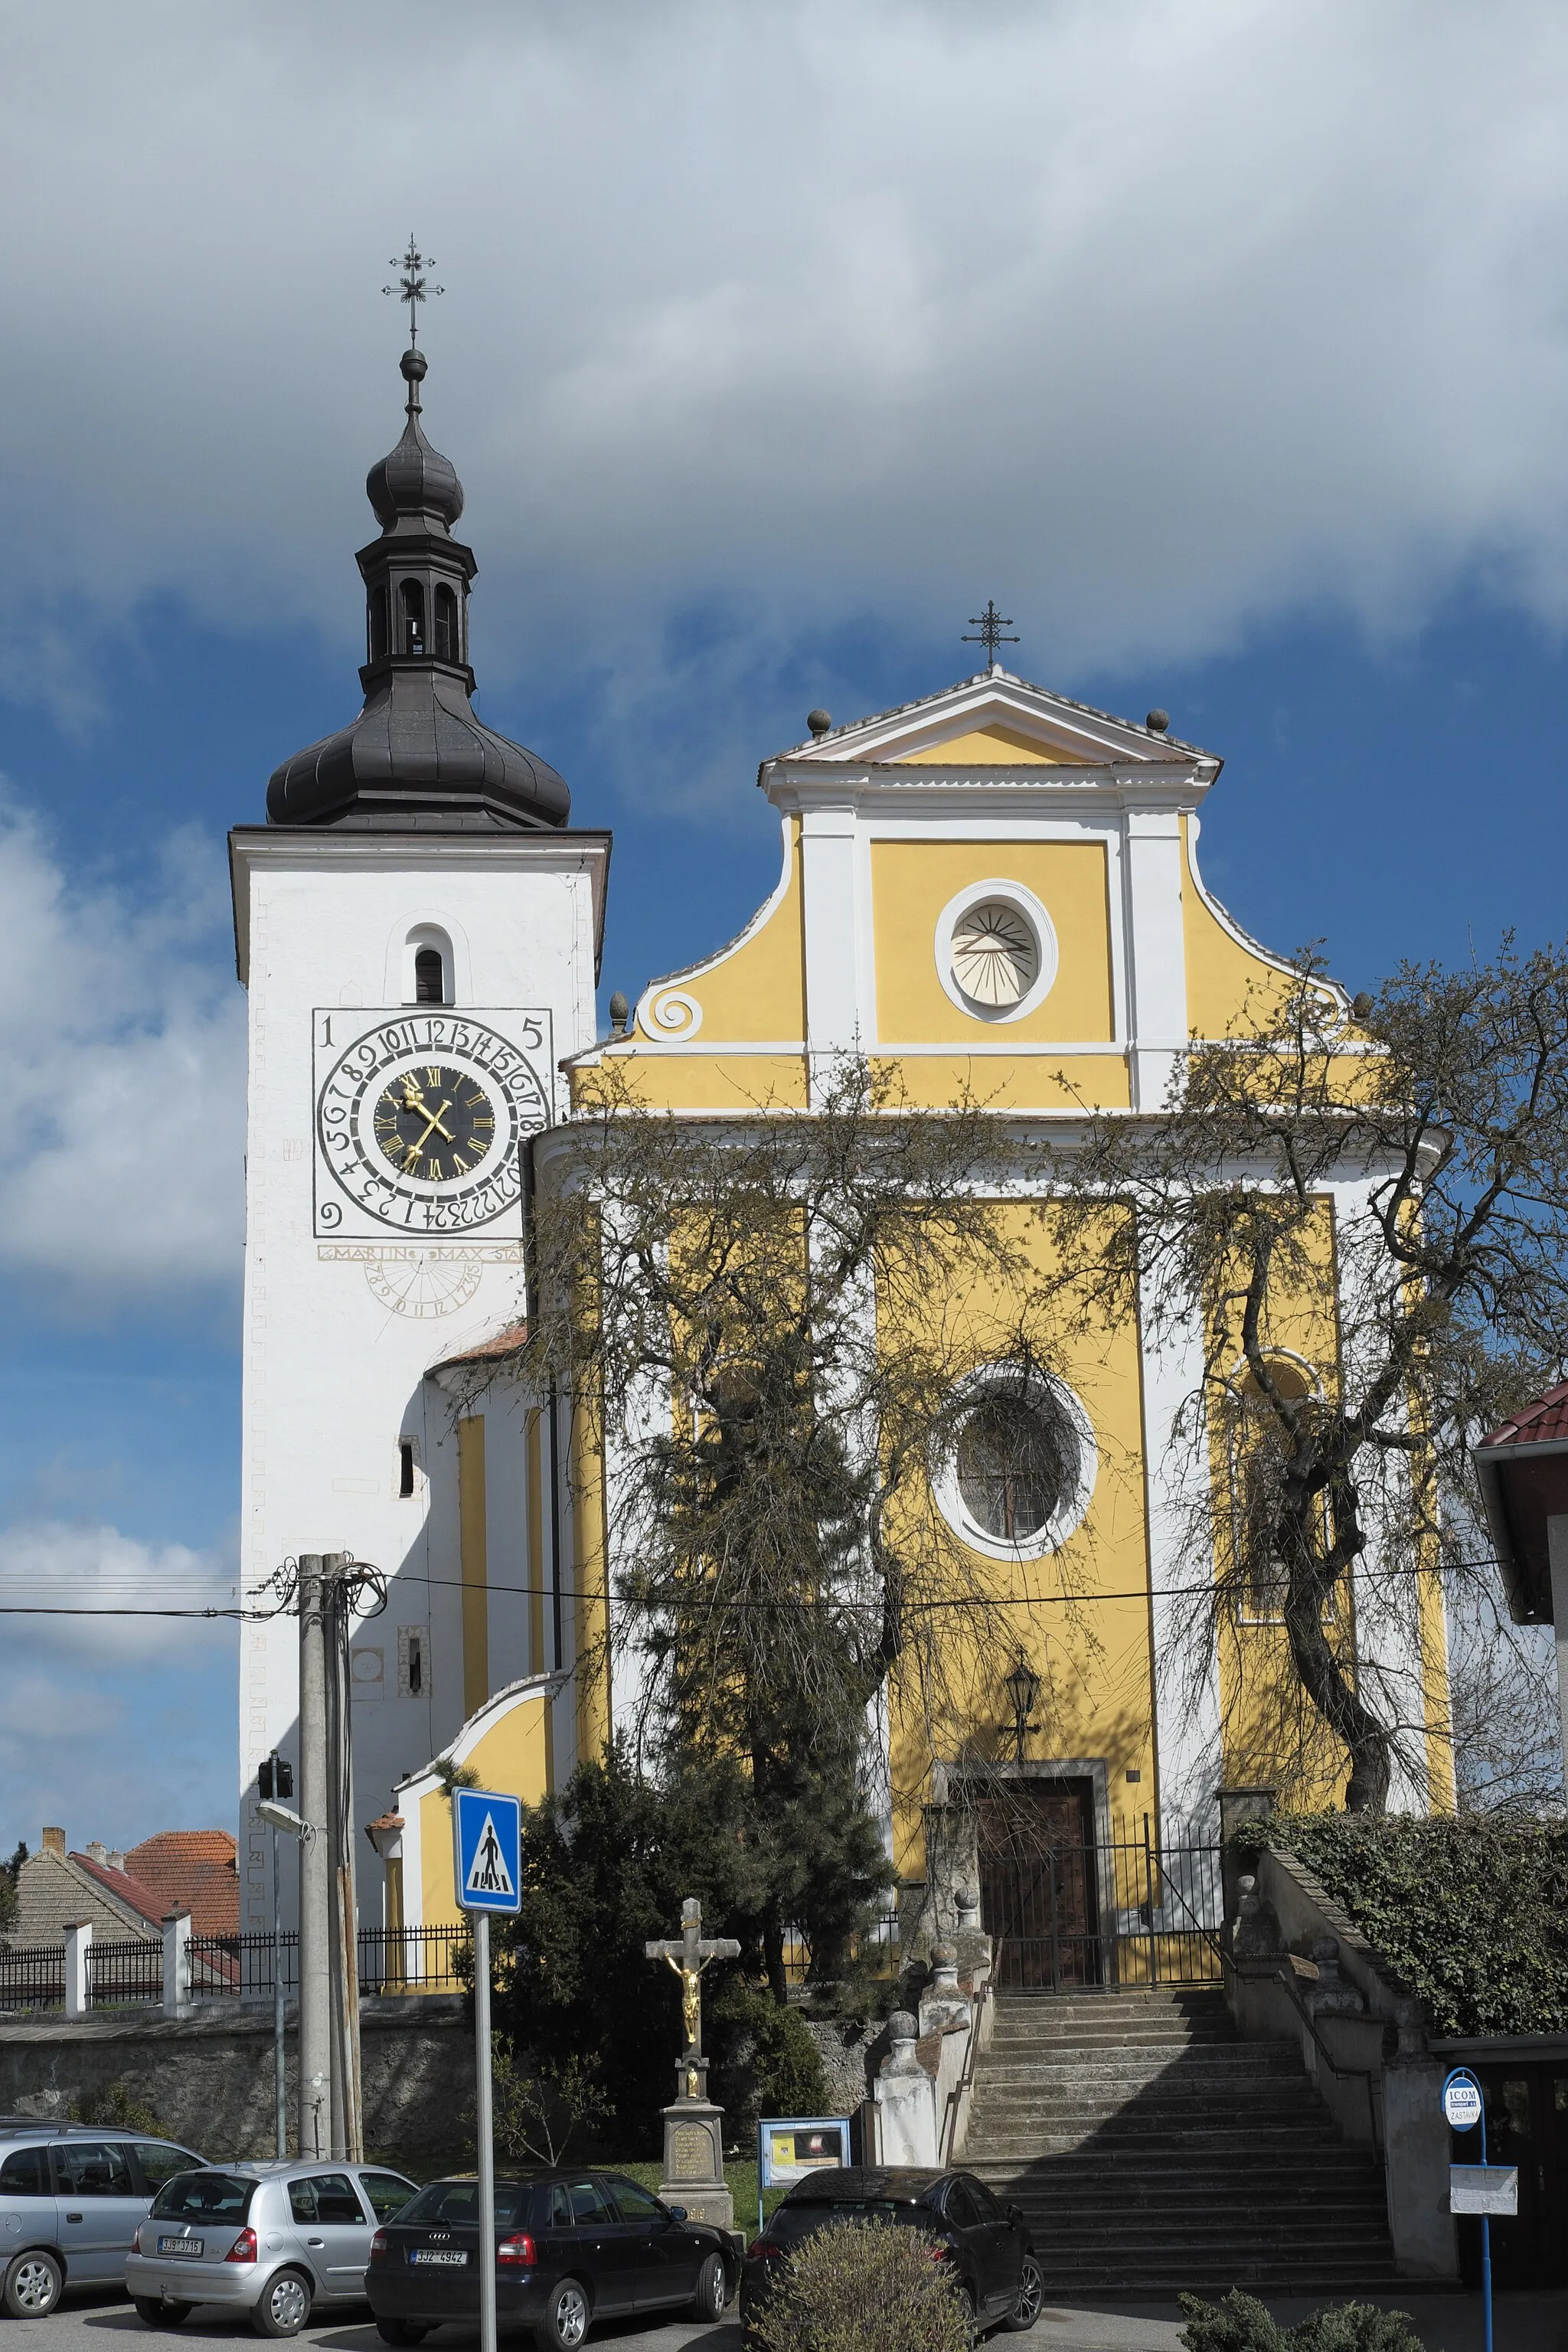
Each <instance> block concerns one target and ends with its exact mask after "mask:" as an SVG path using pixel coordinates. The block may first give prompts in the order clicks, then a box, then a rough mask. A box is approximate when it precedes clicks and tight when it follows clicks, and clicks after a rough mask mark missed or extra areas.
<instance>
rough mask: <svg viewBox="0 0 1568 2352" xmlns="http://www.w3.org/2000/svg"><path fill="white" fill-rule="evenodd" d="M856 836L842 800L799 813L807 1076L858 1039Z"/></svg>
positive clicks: (849, 808) (848, 803)
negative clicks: (820, 1062) (809, 1067)
mask: <svg viewBox="0 0 1568 2352" xmlns="http://www.w3.org/2000/svg"><path fill="white" fill-rule="evenodd" d="M857 831H858V825H857V818H856V810H855V803H854V802H853V800H851V799H849V798H846V799H845V800H843V801H842V802H838V801H830V802H826V803H822V802H817V803H813V804H811V805H809V806H807V807H806V808H805V809H804V810H803V811H802V813H801V839H800V858H801V892H802V900H803V907H804V916H805V1041H806V1050H807V1052H808V1053H809V1054H810V1055H811V1056H812V1062H813V1069H814V1072H815V1069H816V1064H817V1062H818V1060H819V1059H826V1060H830V1059H831V1057H832V1056H833V1055H836V1054H847V1053H852V1052H854V1050H855V1048H856V1046H857V1045H858V1042H859V1038H860V1029H861V1024H860V1008H859V992H858V966H859V954H858V934H859V928H860V925H859V897H860V894H859V892H858V889H857V887H856V877H857V866H858V855H857V851H858V845H857V840H856V835H857Z"/></svg>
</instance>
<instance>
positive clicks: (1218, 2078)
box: [962, 1991, 1396, 2299]
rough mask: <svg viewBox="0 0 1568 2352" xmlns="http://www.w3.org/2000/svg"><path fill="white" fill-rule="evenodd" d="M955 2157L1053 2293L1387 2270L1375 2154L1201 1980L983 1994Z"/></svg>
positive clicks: (1333, 2279)
mask: <svg viewBox="0 0 1568 2352" xmlns="http://www.w3.org/2000/svg"><path fill="white" fill-rule="evenodd" d="M962 2161H963V2164H964V2165H965V2166H966V2167H967V2168H969V2169H970V2170H971V2171H973V2172H975V2173H978V2175H979V2176H980V2178H981V2179H983V2180H984V2181H986V2182H988V2183H989V2185H990V2186H991V2188H992V2189H994V2190H995V2191H996V2193H997V2194H998V2195H999V2196H1001V2197H1003V2198H1005V2200H1009V2201H1011V2202H1013V2203H1015V2204H1017V2205H1019V2206H1021V2207H1022V2208H1023V2210H1024V2211H1025V2212H1026V2214H1027V2216H1028V2218H1029V2221H1030V2222H1031V2223H1032V2225H1033V2227H1034V2231H1035V2246H1036V2250H1037V2252H1038V2254H1039V2256H1040V2260H1041V2263H1042V2264H1043V2266H1044V2269H1045V2273H1046V2287H1047V2295H1048V2296H1051V2297H1056V2298H1058V2299H1059V2298H1061V2297H1063V2296H1070V2295H1073V2294H1087V2293H1090V2292H1092V2293H1095V2294H1107V2293H1110V2294H1123V2295H1171V2294H1176V2293H1178V2292H1181V2293H1186V2292H1192V2293H1195V2294H1223V2293H1225V2292H1226V2289H1228V2288H1230V2287H1233V2286H1240V2287H1245V2288H1249V2289H1253V2290H1256V2289H1258V2288H1266V2289H1270V2290H1273V2291H1275V2292H1293V2293H1297V2294H1315V2293H1318V2292H1320V2291H1321V2292H1323V2293H1325V2294H1335V2295H1345V2294H1351V2293H1352V2292H1353V2291H1355V2290H1357V2289H1366V2288H1378V2287H1384V2288H1386V2287H1390V2286H1393V2285H1394V2284H1396V2276H1395V2272H1394V2251H1393V2248H1392V2246H1391V2244H1390V2242H1389V2236H1388V2221H1387V2209H1386V2205H1385V2202H1384V2179H1383V2167H1382V2164H1381V2162H1380V2161H1378V2160H1377V2159H1376V2158H1373V2155H1372V2154H1371V2152H1370V2151H1368V2150H1366V2149H1364V2148H1362V2147H1354V2146H1352V2145H1350V2144H1348V2143H1347V2142H1346V2141H1345V2140H1344V2139H1343V2138H1342V2137H1341V2135H1340V2132H1339V2129H1338V2126H1336V2125H1335V2124H1334V2122H1333V2120H1332V2118H1331V2116H1330V2115H1329V2112H1328V2110H1327V2108H1326V2107H1325V2106H1324V2105H1323V2104H1322V2102H1321V2099H1320V2098H1319V2097H1318V2095H1317V2093H1316V2092H1315V2091H1314V2089H1313V2088H1312V2085H1311V2084H1310V2081H1309V2079H1308V2076H1307V2074H1306V2072H1305V2069H1304V2068H1303V2066H1302V2064H1301V2059H1300V2052H1299V2050H1298V2049H1297V2047H1296V2046H1295V2044H1293V2043H1291V2042H1244V2041H1243V2040H1242V2039H1241V2037H1240V2035H1239V2034H1238V2033H1237V2031H1236V2028H1235V2026H1234V2025H1233V2023H1232V2022H1231V2019H1230V2013H1229V2011H1228V2010H1227V2009H1226V2005H1225V2000H1224V1997H1223V1995H1221V1994H1220V1993H1218V1992H1209V1991H1194V1992H1151V1993H1139V1992H1094V1993H1055V1994H1029V1993H1003V1994H1001V1995H999V1996H998V1999H997V2006H996V2020H995V2032H994V2037H993V2039H992V2042H991V2045H990V2047H989V2049H988V2050H987V2051H986V2052H985V2053H984V2056H983V2057H982V2059H981V2061H980V2065H979V2069H978V2072H977V2074H976V2078H975V2085H974V2102H973V2110H972V2113H971V2116H970V2122H969V2133H968V2139H967V2143H966V2147H965V2153H964V2155H963V2159H962Z"/></svg>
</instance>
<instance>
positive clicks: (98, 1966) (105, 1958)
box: [60, 1936, 163, 2009]
mask: <svg viewBox="0 0 1568 2352" xmlns="http://www.w3.org/2000/svg"><path fill="white" fill-rule="evenodd" d="M87 1980H88V1983H89V1986H90V1988H91V1990H92V1999H93V2001H94V2003H95V2005H96V2006H98V2007H99V2008H101V2009H120V2008H123V2007H125V2006H126V2005H127V2004H129V2003H131V2002H133V2001H143V2000H163V1941H162V1939H161V1938H160V1940H159V1941H158V1942H157V1943H155V1944H152V1943H149V1942H148V1940H147V1938H146V1937H144V1936H125V1937H121V1938H120V1939H119V1940H118V1941H116V1942H114V1943H108V1942H105V1943H101V1944H100V1942H99V1941H98V1938H97V1937H94V1938H93V1940H92V1942H91V1943H90V1944H89V1946H88V1950H87ZM60 1999H61V2000H64V1999H65V1992H64V1990H63V1986H62V1990H61V1993H60Z"/></svg>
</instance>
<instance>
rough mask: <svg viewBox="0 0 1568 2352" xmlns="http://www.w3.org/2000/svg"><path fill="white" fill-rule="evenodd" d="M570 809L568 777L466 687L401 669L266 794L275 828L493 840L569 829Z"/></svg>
mask: <svg viewBox="0 0 1568 2352" xmlns="http://www.w3.org/2000/svg"><path fill="white" fill-rule="evenodd" d="M571 810H572V795H571V793H570V792H569V791H568V789H567V786H566V783H565V782H564V780H563V778H562V777H560V776H558V775H557V774H556V772H555V771H554V769H553V768H552V767H551V766H550V764H549V762H548V761H544V760H542V759H541V758H540V757H539V755H538V753H537V752H534V751H524V750H523V748H522V745H521V743H513V742H510V741H509V740H508V739H507V737H506V736H504V735H498V734H496V733H495V731H494V730H493V729H491V728H489V727H486V726H484V725H483V724H482V723H481V721H480V720H479V719H478V718H476V716H475V714H474V710H473V707H472V705H471V704H470V703H469V700H468V695H467V693H466V692H465V690H464V688H463V687H462V685H461V683H460V681H459V680H458V679H456V678H447V677H436V678H435V679H434V681H432V680H430V679H429V678H428V677H426V676H425V675H422V674H421V673H419V672H414V673H410V672H408V671H405V670H401V669H400V670H395V671H394V673H393V675H392V676H391V677H389V678H387V679H386V680H385V681H384V684H382V685H381V686H379V687H377V688H374V690H373V691H372V692H371V693H370V694H369V695H367V697H366V698H365V706H364V709H363V710H362V711H361V712H360V715H359V717H358V718H357V719H354V720H353V721H352V723H351V724H350V725H349V726H347V727H340V728H339V730H338V731H337V733H336V734H335V735H324V736H323V737H322V738H321V741H320V742H319V743H310V744H307V746H306V748H305V749H304V751H296V752H295V754H294V756H293V758H292V759H291V760H285V761H284V762H283V764H282V766H281V767H279V768H275V769H274V770H273V772H272V781H271V782H270V783H269V784H268V787H267V822H268V824H329V825H351V826H352V825H362V826H374V828H375V829H376V830H378V831H384V830H387V829H390V830H392V831H395V832H402V831H415V832H430V831H438V832H460V833H461V832H485V833H493V832H495V831H496V830H498V828H506V829H508V830H510V829H514V828H519V827H534V826H544V825H561V824H565V823H566V820H567V818H568V816H569V815H570V814H571Z"/></svg>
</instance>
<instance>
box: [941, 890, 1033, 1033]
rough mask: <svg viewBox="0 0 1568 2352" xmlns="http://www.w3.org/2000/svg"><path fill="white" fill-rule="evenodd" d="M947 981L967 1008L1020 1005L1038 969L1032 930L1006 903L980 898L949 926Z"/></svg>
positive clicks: (1019, 912)
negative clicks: (965, 1000)
mask: <svg viewBox="0 0 1568 2352" xmlns="http://www.w3.org/2000/svg"><path fill="white" fill-rule="evenodd" d="M951 956H952V976H953V979H954V980H955V981H956V982H957V983H958V986H959V987H960V988H961V989H962V990H963V993H964V995H965V996H967V997H968V998H969V999H970V1001H971V1003H974V1004H983V1005H986V1006H989V1007H992V1008H999V1007H1002V1006H1005V1005H1009V1004H1018V1003H1022V1002H1023V1000H1024V998H1025V997H1026V996H1027V994H1028V992H1029V991H1030V989H1031V988H1033V986H1034V984H1035V982H1036V980H1037V977H1038V975H1039V970H1040V943H1039V940H1037V938H1036V936H1035V930H1034V926H1033V925H1032V924H1031V923H1030V922H1029V921H1028V919H1027V918H1026V916H1025V915H1024V914H1023V913H1021V911H1020V910H1019V909H1018V908H1016V907H1010V906H1008V905H1007V903H1006V901H1005V899H1001V898H983V899H982V900H981V902H980V904H979V905H978V906H977V907H971V908H968V909H967V910H966V911H965V912H964V913H963V915H961V916H960V917H959V919H958V920H957V922H956V923H954V925H953V927H952V950H951Z"/></svg>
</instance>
